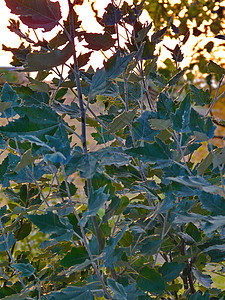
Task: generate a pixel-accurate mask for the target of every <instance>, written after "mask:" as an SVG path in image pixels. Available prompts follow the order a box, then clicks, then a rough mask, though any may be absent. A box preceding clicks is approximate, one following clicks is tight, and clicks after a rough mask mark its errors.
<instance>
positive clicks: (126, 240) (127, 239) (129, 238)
mask: <svg viewBox="0 0 225 300" xmlns="http://www.w3.org/2000/svg"><path fill="white" fill-rule="evenodd" d="M133 240H134V236H133V235H132V234H131V233H130V231H126V232H125V233H124V235H123V237H122V238H121V239H120V244H121V246H122V247H130V246H131V245H132V243H133Z"/></svg>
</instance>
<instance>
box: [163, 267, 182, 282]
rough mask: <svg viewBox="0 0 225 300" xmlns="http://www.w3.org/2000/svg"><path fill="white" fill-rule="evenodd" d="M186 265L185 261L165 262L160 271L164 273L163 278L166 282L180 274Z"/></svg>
mask: <svg viewBox="0 0 225 300" xmlns="http://www.w3.org/2000/svg"><path fill="white" fill-rule="evenodd" d="M184 266H185V264H183V263H177V262H170V263H168V262H165V263H164V264H163V265H162V267H160V268H159V272H160V273H161V274H162V278H163V279H164V280H165V281H166V282H171V281H173V280H174V279H176V278H177V277H178V276H179V275H180V273H181V271H182V270H183V268H184Z"/></svg>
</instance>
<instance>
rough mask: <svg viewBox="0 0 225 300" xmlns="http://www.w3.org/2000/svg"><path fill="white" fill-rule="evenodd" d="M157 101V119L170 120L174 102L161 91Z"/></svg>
mask: <svg viewBox="0 0 225 300" xmlns="http://www.w3.org/2000/svg"><path fill="white" fill-rule="evenodd" d="M158 99H159V100H158V102H157V119H163V120H168V119H169V120H170V115H171V112H173V106H174V103H173V101H172V99H171V98H169V97H167V95H166V94H164V93H160V94H159V97H158Z"/></svg>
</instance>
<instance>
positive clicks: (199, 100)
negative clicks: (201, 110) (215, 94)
mask: <svg viewBox="0 0 225 300" xmlns="http://www.w3.org/2000/svg"><path fill="white" fill-rule="evenodd" d="M190 89H191V98H192V99H193V100H194V101H195V103H196V105H199V106H204V105H208V104H210V103H211V96H210V93H209V90H206V91H203V89H198V88H196V87H195V86H194V85H193V84H191V85H190Z"/></svg>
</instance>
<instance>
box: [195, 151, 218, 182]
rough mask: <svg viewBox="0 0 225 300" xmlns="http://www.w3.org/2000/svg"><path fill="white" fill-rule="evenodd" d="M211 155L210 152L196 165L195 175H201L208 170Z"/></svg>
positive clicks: (211, 159) (211, 158) (211, 160)
mask: <svg viewBox="0 0 225 300" xmlns="http://www.w3.org/2000/svg"><path fill="white" fill-rule="evenodd" d="M213 158H214V157H213V154H212V153H211V152H210V153H209V154H208V155H207V156H206V158H205V159H204V160H203V161H202V162H201V163H200V164H199V165H198V167H197V174H198V175H200V176H201V175H203V174H204V173H205V171H206V170H207V169H208V167H209V166H210V165H211V164H212V162H213Z"/></svg>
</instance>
